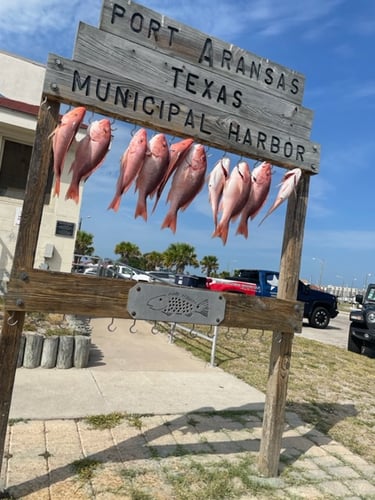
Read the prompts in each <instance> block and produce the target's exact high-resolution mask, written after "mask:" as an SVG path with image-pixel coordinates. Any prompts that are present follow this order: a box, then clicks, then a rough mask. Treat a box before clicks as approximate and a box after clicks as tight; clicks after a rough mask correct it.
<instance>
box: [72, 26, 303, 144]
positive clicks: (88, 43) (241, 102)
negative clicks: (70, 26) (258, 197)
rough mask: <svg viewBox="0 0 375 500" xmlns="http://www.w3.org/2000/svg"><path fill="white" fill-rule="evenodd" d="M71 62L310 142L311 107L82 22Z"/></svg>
mask: <svg viewBox="0 0 375 500" xmlns="http://www.w3.org/2000/svg"><path fill="white" fill-rule="evenodd" d="M73 59H74V60H76V61H79V62H82V63H84V64H87V65H91V64H92V62H93V61H95V68H98V69H101V70H103V71H106V72H108V73H112V74H114V75H118V76H122V77H125V78H128V79H130V80H132V81H134V82H137V83H140V84H145V85H146V86H147V87H148V88H152V89H158V88H161V89H163V91H165V92H166V93H169V100H172V101H173V99H175V98H176V97H179V98H182V99H194V101H195V105H194V109H195V110H196V111H198V112H200V105H203V106H206V105H210V106H214V107H215V108H218V109H220V110H222V111H223V112H225V113H230V114H233V112H235V114H236V116H237V117H241V118H243V119H244V120H251V119H252V120H255V121H256V122H257V123H258V126H259V127H261V126H268V127H273V128H275V129H277V130H280V131H282V132H284V133H286V134H290V135H292V136H295V137H303V138H305V139H309V138H310V133H311V127H312V119H313V112H312V111H311V110H310V109H306V108H303V107H302V106H300V105H297V104H295V103H293V102H289V101H288V100H286V99H285V98H283V97H280V96H274V95H272V94H266V93H265V92H264V91H263V90H260V89H258V88H254V87H251V86H249V84H248V82H246V84H245V83H243V82H242V81H239V82H238V81H236V80H233V79H231V78H229V77H227V76H226V75H224V76H223V75H220V79H219V77H217V78H215V79H213V77H212V74H211V71H210V69H206V67H202V66H198V67H197V66H194V65H192V64H189V63H187V62H184V61H180V60H178V59H176V58H175V57H170V56H167V55H165V54H160V53H159V52H157V51H155V50H153V49H151V48H148V47H147V48H146V47H143V46H142V45H137V44H135V43H132V42H129V41H128V40H124V39H122V38H119V37H118V36H114V35H111V34H109V33H106V32H103V31H100V30H99V29H97V28H94V27H92V26H89V25H87V24H84V23H80V25H79V29H78V32H77V39H76V43H75V47H74V54H73ZM103 90H104V89H103Z"/></svg>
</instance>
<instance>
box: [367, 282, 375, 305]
mask: <svg viewBox="0 0 375 500" xmlns="http://www.w3.org/2000/svg"><path fill="white" fill-rule="evenodd" d="M366 300H368V301H369V302H375V286H373V287H371V288H369V290H368V293H367V297H366Z"/></svg>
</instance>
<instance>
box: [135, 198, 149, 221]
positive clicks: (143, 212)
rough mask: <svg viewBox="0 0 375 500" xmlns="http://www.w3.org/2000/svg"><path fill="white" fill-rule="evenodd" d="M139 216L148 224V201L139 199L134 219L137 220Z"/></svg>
mask: <svg viewBox="0 0 375 500" xmlns="http://www.w3.org/2000/svg"><path fill="white" fill-rule="evenodd" d="M139 215H140V216H141V217H143V219H144V220H145V221H146V222H147V205H146V200H143V199H138V202H137V206H136V207H135V212H134V218H135V219H136V218H137V217H138V216H139Z"/></svg>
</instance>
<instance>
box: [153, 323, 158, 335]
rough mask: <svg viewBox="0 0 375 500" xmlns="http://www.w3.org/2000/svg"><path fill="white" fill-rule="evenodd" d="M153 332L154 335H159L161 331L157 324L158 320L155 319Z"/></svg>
mask: <svg viewBox="0 0 375 500" xmlns="http://www.w3.org/2000/svg"><path fill="white" fill-rule="evenodd" d="M151 333H152V335H157V334H158V333H159V330H158V327H157V325H156V321H154V324H153V325H152V328H151Z"/></svg>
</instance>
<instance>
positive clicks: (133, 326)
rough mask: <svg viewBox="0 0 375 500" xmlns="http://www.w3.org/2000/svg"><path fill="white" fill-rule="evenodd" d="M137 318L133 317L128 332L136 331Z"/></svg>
mask: <svg viewBox="0 0 375 500" xmlns="http://www.w3.org/2000/svg"><path fill="white" fill-rule="evenodd" d="M136 321H137V320H136V319H135V318H134V320H133V323H132V324H131V325H130V328H129V332H130V333H137V329H136V328H135V322H136Z"/></svg>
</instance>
